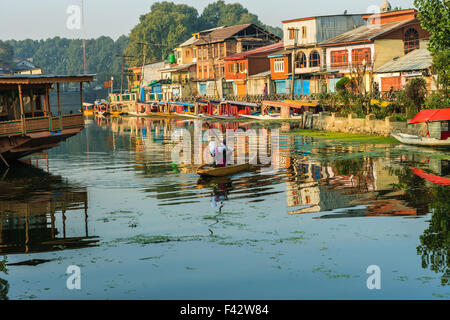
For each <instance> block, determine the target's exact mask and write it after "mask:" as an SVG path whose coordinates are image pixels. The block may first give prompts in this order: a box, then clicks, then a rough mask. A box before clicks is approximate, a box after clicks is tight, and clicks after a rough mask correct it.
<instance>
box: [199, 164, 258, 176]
mask: <svg viewBox="0 0 450 320" xmlns="http://www.w3.org/2000/svg"><path fill="white" fill-rule="evenodd" d="M252 168H253V166H252V165H251V164H249V163H245V164H238V165H231V166H227V167H212V166H210V165H204V166H201V167H200V168H198V169H197V174H198V175H200V176H202V177H226V176H231V175H233V174H237V173H240V172H244V171H249V170H251V169H252Z"/></svg>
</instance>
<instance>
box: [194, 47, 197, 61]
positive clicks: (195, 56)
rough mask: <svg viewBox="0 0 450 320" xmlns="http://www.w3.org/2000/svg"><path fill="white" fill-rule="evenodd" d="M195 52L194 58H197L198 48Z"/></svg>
mask: <svg viewBox="0 0 450 320" xmlns="http://www.w3.org/2000/svg"><path fill="white" fill-rule="evenodd" d="M193 53H194V54H193V56H194V59H195V58H197V50H196V49H194V50H193Z"/></svg>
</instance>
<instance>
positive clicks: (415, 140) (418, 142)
mask: <svg viewBox="0 0 450 320" xmlns="http://www.w3.org/2000/svg"><path fill="white" fill-rule="evenodd" d="M391 136H392V137H393V138H395V139H397V140H398V141H400V142H401V143H404V144H408V145H413V146H425V147H450V139H446V140H439V139H436V138H427V137H419V136H415V135H410V134H405V133H392V134H391Z"/></svg>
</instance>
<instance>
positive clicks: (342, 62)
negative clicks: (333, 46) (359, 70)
mask: <svg viewBox="0 0 450 320" xmlns="http://www.w3.org/2000/svg"><path fill="white" fill-rule="evenodd" d="M331 66H332V67H346V66H348V51H347V50H339V51H332V52H331Z"/></svg>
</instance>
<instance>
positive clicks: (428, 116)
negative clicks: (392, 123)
mask: <svg viewBox="0 0 450 320" xmlns="http://www.w3.org/2000/svg"><path fill="white" fill-rule="evenodd" d="M418 123H426V124H427V135H426V136H425V137H420V136H416V135H410V134H405V133H392V134H391V136H392V137H393V138H395V139H397V140H398V141H400V142H401V143H404V144H408V145H415V146H425V147H446V148H448V147H450V139H449V138H450V108H447V109H430V110H422V111H420V112H419V113H418V114H417V115H416V116H415V117H414V118H413V119H412V120H411V121H410V122H409V123H408V124H418Z"/></svg>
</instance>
